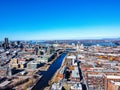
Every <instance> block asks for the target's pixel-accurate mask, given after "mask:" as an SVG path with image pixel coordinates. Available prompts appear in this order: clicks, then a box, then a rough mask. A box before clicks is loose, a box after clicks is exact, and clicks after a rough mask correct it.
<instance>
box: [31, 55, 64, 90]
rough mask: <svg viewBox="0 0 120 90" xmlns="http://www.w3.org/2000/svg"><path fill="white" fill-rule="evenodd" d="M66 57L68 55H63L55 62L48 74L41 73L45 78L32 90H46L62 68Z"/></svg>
mask: <svg viewBox="0 0 120 90" xmlns="http://www.w3.org/2000/svg"><path fill="white" fill-rule="evenodd" d="M65 56H66V53H63V54H62V55H60V56H59V57H58V58H57V59H56V60H55V61H54V62H53V64H52V65H51V66H50V67H49V69H48V70H47V71H46V72H41V73H42V75H43V77H42V78H41V79H40V80H39V81H38V83H37V84H36V85H35V86H34V87H33V89H32V90H44V88H45V87H46V86H47V85H48V82H49V80H50V79H51V78H52V77H53V75H54V74H55V72H56V71H57V70H58V69H59V68H60V66H61V64H62V61H63V59H64V57H65Z"/></svg>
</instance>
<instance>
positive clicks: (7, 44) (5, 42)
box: [4, 38, 9, 49]
mask: <svg viewBox="0 0 120 90" xmlns="http://www.w3.org/2000/svg"><path fill="white" fill-rule="evenodd" d="M4 48H5V49H8V48H9V40H8V38H5V40H4Z"/></svg>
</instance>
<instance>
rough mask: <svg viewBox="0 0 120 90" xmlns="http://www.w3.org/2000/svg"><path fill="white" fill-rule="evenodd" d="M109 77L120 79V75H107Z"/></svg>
mask: <svg viewBox="0 0 120 90" xmlns="http://www.w3.org/2000/svg"><path fill="white" fill-rule="evenodd" d="M107 78H108V79H120V76H113V75H107Z"/></svg>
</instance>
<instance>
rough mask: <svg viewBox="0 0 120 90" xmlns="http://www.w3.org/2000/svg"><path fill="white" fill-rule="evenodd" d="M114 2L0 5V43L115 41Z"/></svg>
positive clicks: (119, 20)
mask: <svg viewBox="0 0 120 90" xmlns="http://www.w3.org/2000/svg"><path fill="white" fill-rule="evenodd" d="M119 4H120V1H117V0H114V1H113V0H109V1H108V0H105V1H104V0H97V1H96V0H91V1H90V0H75V1H72V0H65V1H64V0H57V1H56V0H51V1H49V0H45V1H42V0H34V1H33V0H17V1H16V0H11V1H9V0H3V1H0V8H1V9H0V13H1V14H0V34H1V35H0V40H4V38H5V37H8V38H10V40H56V39H101V38H119V37H120V36H119V33H120V26H119V25H120V12H119V9H120V6H119Z"/></svg>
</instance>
